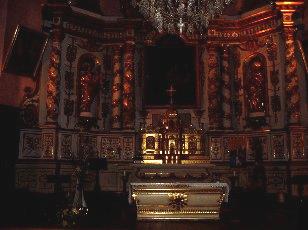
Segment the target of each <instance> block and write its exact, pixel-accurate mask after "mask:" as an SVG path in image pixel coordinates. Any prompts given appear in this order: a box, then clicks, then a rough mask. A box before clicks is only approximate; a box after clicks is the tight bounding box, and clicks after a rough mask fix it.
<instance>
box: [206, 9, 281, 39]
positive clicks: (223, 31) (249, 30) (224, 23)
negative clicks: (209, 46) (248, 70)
mask: <svg viewBox="0 0 308 230" xmlns="http://www.w3.org/2000/svg"><path fill="white" fill-rule="evenodd" d="M246 15H247V14H246ZM279 26H280V22H279V20H278V14H277V11H276V10H273V9H270V8H265V9H264V10H262V11H258V12H255V13H253V14H249V15H247V16H245V17H241V18H238V19H216V20H213V21H212V23H211V24H210V26H209V28H208V34H207V38H208V41H209V42H214V43H215V42H218V43H220V42H223V41H226V42H241V41H245V40H247V39H251V38H255V37H260V36H264V35H267V34H270V33H273V32H275V31H278V29H279Z"/></svg>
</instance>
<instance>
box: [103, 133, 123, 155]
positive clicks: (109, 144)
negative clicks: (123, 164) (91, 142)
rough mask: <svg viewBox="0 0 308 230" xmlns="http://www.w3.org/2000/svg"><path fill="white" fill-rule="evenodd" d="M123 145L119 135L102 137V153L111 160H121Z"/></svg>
mask: <svg viewBox="0 0 308 230" xmlns="http://www.w3.org/2000/svg"><path fill="white" fill-rule="evenodd" d="M121 147H122V139H121V137H119V136H103V137H102V138H101V148H100V150H101V151H100V155H104V156H106V157H107V158H108V159H109V160H119V159H120V157H121V156H120V153H121Z"/></svg>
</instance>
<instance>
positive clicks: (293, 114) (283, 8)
mask: <svg viewBox="0 0 308 230" xmlns="http://www.w3.org/2000/svg"><path fill="white" fill-rule="evenodd" d="M303 4H304V2H303V1H297V2H291V1H290V2H276V6H277V8H278V9H279V10H280V12H281V13H282V24H283V33H284V37H285V42H286V43H285V52H286V59H285V85H286V112H287V121H288V124H299V123H300V115H301V113H300V94H299V77H298V75H297V59H296V57H295V31H296V27H295V22H294V20H293V16H294V13H296V11H297V9H298V8H300V7H301V6H303Z"/></svg>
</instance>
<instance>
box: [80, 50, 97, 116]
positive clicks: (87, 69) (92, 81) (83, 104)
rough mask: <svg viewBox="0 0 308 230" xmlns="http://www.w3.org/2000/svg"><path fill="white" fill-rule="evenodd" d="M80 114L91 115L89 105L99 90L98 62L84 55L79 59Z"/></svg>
mask: <svg viewBox="0 0 308 230" xmlns="http://www.w3.org/2000/svg"><path fill="white" fill-rule="evenodd" d="M79 76H80V86H79V88H80V90H79V91H80V92H79V94H80V95H79V98H80V106H79V109H80V116H81V117H93V114H92V112H91V105H92V103H93V101H94V99H95V97H96V95H97V94H98V92H99V88H100V87H99V83H100V62H99V61H98V60H97V59H96V58H95V57H93V56H84V57H81V58H80V61H79Z"/></svg>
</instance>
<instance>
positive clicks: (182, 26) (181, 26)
mask: <svg viewBox="0 0 308 230" xmlns="http://www.w3.org/2000/svg"><path fill="white" fill-rule="evenodd" d="M184 26H185V24H184V23H183V20H182V18H180V21H179V23H178V27H179V29H180V34H182V32H183V28H184Z"/></svg>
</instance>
